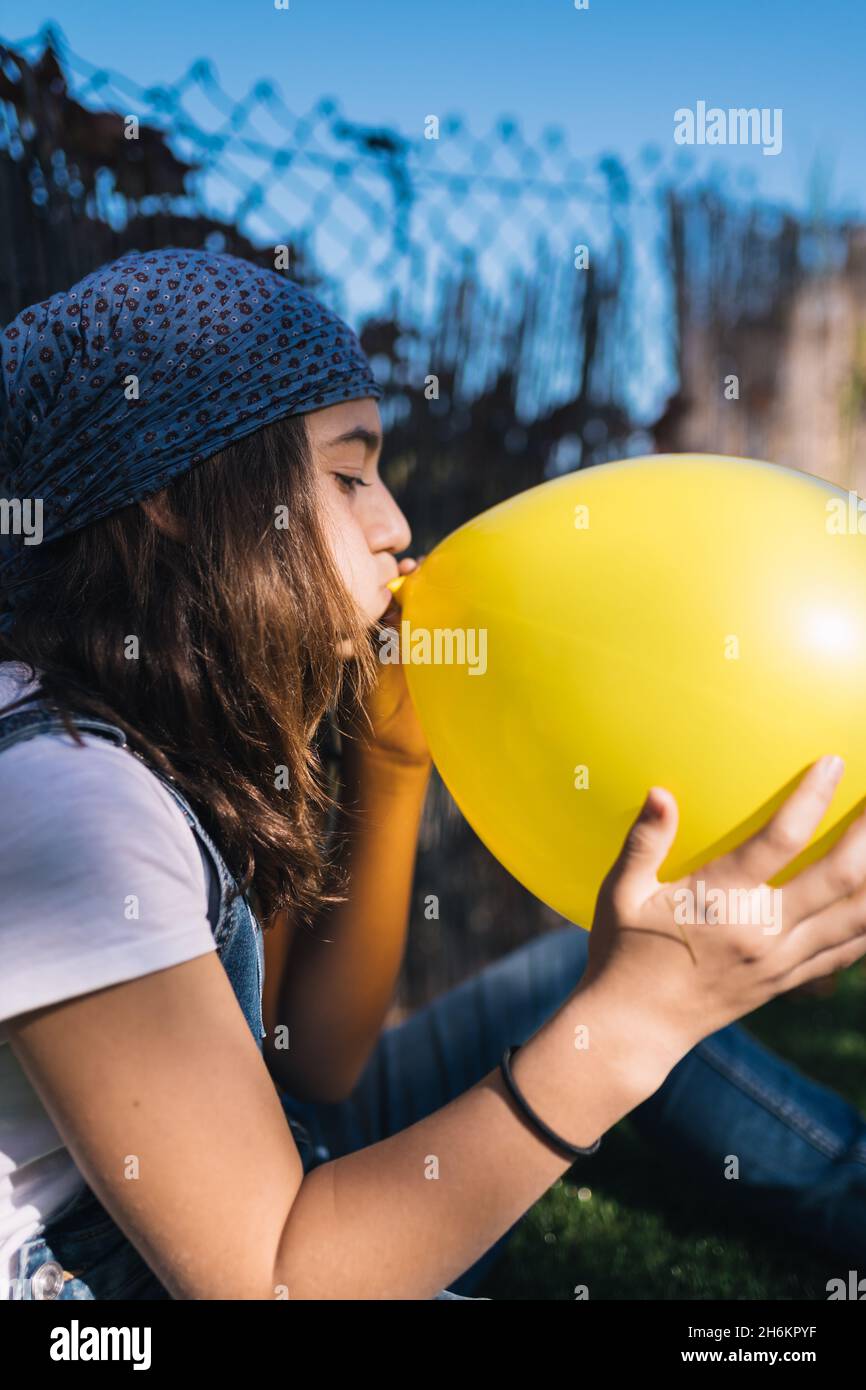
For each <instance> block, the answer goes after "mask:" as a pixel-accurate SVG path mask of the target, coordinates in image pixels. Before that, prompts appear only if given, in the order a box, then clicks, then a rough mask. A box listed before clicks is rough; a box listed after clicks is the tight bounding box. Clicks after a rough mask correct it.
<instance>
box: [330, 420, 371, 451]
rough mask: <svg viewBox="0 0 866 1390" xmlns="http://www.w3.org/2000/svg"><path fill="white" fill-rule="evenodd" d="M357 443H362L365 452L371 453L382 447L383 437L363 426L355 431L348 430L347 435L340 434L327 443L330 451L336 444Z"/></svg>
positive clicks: (356, 427) (357, 426)
mask: <svg viewBox="0 0 866 1390" xmlns="http://www.w3.org/2000/svg"><path fill="white" fill-rule="evenodd" d="M356 441H360V443H361V444H363V446H364V449H365V450H367V451H371V450H375V449H378V448H379V447H380V445H381V443H382V436H381V434H378V433H377V431H376V430H368V429H366V428H365V427H364V426H363V425H356V426H355V428H354V429H351V430H346V432H345V434H338V435H336V436H335V437H334V438H333V439H328V440H326V441H325V442H326V444H327V447H328V448H329V449H330V448H333V446H334V445H335V444H353V443H355V442H356Z"/></svg>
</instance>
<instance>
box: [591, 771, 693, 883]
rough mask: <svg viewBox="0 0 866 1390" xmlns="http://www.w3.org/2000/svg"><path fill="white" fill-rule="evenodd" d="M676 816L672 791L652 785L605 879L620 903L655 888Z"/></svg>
mask: <svg viewBox="0 0 866 1390" xmlns="http://www.w3.org/2000/svg"><path fill="white" fill-rule="evenodd" d="M678 820H679V815H678V811H677V803H676V800H675V799H674V797H673V796H672V795H671V793H670V792H668V791H666V790H665V789H664V788H663V787H651V788H650V790H649V792H648V793H647V798H646V801H645V802H644V804H643V806H642V807H641V810H640V813H639V815H638V816H637V819H636V820H635V821H634V822H633V823H632V825H631V827H630V829H629V832H628V834H627V835H626V837H625V840H624V841H623V846H622V849H621V850H620V852H619V855H618V856H617V858H616V860H615V861H614V863H613V865H612V867H611V869H610V870H609V872H608V874H607V876H606V878H605V880H604V887H605V889H606V890H607V891H608V892H609V893H610V894H611V895H612V897H613V898H614V900H616V901H617V902H619V903H620V904H622V906H623V907H628V906H629V905H631V904H638V903H641V902H643V901H644V900H645V899H646V898H647V897H649V896H650V894H651V893H655V892H657V890H658V887H659V881H658V876H657V875H658V870H659V869H660V868H661V866H662V864H663V863H664V861H665V859H666V858H667V856H668V853H669V851H670V847H671V845H672V844H673V842H674V837H675V836H676V833H677V824H678Z"/></svg>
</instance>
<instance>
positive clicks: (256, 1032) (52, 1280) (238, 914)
mask: <svg viewBox="0 0 866 1390" xmlns="http://www.w3.org/2000/svg"><path fill="white" fill-rule="evenodd" d="M73 722H74V725H75V727H76V728H77V729H78V730H80V731H81V732H82V733H89V734H97V735H100V736H103V737H105V738H109V739H111V740H112V741H113V742H114V743H116V744H119V745H120V746H121V747H128V744H127V739H126V735H125V734H124V732H123V730H122V729H119V728H118V727H117V726H116V725H113V724H109V723H106V722H105V721H104V720H101V719H98V718H95V717H92V716H90V715H83V714H82V715H77V716H76V718H75V719H74V721H73ZM66 732H67V730H66V727H65V725H64V724H63V721H62V720H61V719H60V718H59V716H57V715H55V714H54V713H52V712H51V711H49V710H47V709H45V708H43V707H41V706H40V704H39V702H38V701H37V700H34V701H32V702H31V703H30V704H29V705H28V706H26V707H21V708H20V709H17V710H13V711H12V712H11V713H10V714H7V715H3V716H0V752H2V751H3V750H4V749H5V748H8V747H10V746H11V745H12V744H13V743H17V742H19V741H20V740H23V739H27V738H33V737H35V736H36V735H37V734H44V733H66ZM129 751H130V752H134V750H132V749H130V750H129ZM135 756H140V755H138V754H135ZM142 761H146V760H144V759H142ZM146 765H147V767H148V769H149V771H151V772H152V773H153V775H154V776H155V777H158V778H159V780H160V782H161V783H162V784H163V786H164V787H165V788H166V790H167V791H168V792H169V794H170V795H171V796H172V797H173V798H174V800H175V802H176V803H177V805H178V806H179V807H180V809H181V811H182V812H183V815H184V818H185V819H186V822H187V824H188V825H189V827H190V829H191V830H192V832H193V834H194V835H195V837H196V842H197V844H198V847H199V852H200V853H201V856H202V860H203V863H204V866H205V873H206V878H207V880H208V881H209V885H210V897H209V904H208V917H209V920H210V924H211V930H212V931H213V934H214V941H215V944H216V951H217V955H218V957H219V959H220V961H221V962H222V965H223V967H224V969H225V972H226V974H227V975H228V977H229V980H230V981H231V985H232V988H233V989H234V992H235V995H236V997H237V1001H238V1003H239V1004H240V1007H241V1009H242V1011H243V1015H244V1018H245V1019H246V1021H247V1023H248V1024H249V1027H250V1029H251V1031H252V1034H253V1037H254V1038H255V1040H256V1044H257V1046H258V1047H259V1050H261V1047H262V1039H263V1038H264V1037H265V1029H264V1026H263V1023H262V985H263V981H264V943H263V938H262V930H261V926H260V924H259V922H258V920H257V918H256V914H255V912H254V911H253V909H252V907H251V906H250V903H249V901H248V899H247V897H246V895H239V894H238V895H236V896H232V895H233V893H234V892H235V890H236V882H235V879H234V878H233V876H232V874H231V872H230V871H229V869H228V867H227V865H226V863H225V861H224V859H223V857H222V855H221V854H220V852H219V850H218V849H217V847H216V845H215V844H214V842H213V840H212V839H211V838H210V836H209V835H208V833H207V831H206V830H205V829H204V827H203V826H202V824H201V822H200V821H199V819H198V817H197V816H196V814H195V812H194V811H193V810H192V808H191V806H190V804H189V802H188V801H187V800H186V798H185V797H184V796H182V795H181V793H180V792H179V791H178V789H177V787H176V786H174V785H173V782H172V781H171V779H170V778H168V777H166V776H165V775H164V774H163V773H161V772H159V771H158V770H157V769H156V768H153V767H152V766H151V765H150V763H146ZM230 899H231V900H230ZM280 1098H281V1101H282V1102H283V1106H284V1110H285V1112H286V1119H287V1121H288V1124H289V1125H290V1127H291V1129H292V1132H293V1135H294V1139H295V1142H296V1144H297V1146H298V1150H299V1153H300V1155H301V1159H302V1162H303V1165H304V1170H305V1172H306V1171H309V1169H310V1168H311V1167H312V1166H314V1165H315V1163H317V1162H322V1161H324V1160H326V1159H327V1158H329V1156H330V1155H329V1153H328V1151H327V1149H324V1148H322V1147H321V1146H317V1145H314V1143H313V1141H312V1139H311V1137H310V1133H309V1130H308V1129H307V1127H306V1126H305V1125H304V1124H303V1123H302V1122H301V1121H300V1119H298V1118H296V1117H295V1116H294V1115H292V1114H291V1113H290V1108H289V1107H290V1106H291V1104H292V1101H291V1098H290V1097H287V1096H286V1095H285V1094H284V1093H283V1092H280ZM17 1259H18V1268H17V1270H15V1269H14V1268H13V1270H12V1272H11V1278H12V1288H11V1291H10V1292H11V1297H12V1298H15V1299H54V1300H65V1299H156V1298H159V1299H167V1298H170V1297H171V1295H170V1294H169V1293H168V1291H167V1290H166V1289H165V1288H164V1287H163V1286H162V1285H161V1284H160V1282H159V1280H158V1279H157V1278H156V1276H155V1274H154V1273H153V1272H152V1270H151V1269H150V1268H149V1266H148V1265H147V1264H145V1262H144V1260H143V1259H142V1257H141V1256H140V1255H139V1253H138V1251H137V1250H136V1249H135V1247H134V1246H133V1245H132V1243H131V1242H130V1241H129V1240H128V1239H127V1237H126V1236H125V1235H124V1234H123V1232H122V1231H121V1230H120V1228H119V1227H118V1226H117V1225H116V1223H115V1222H114V1220H113V1219H112V1217H111V1216H109V1214H108V1212H107V1211H106V1210H105V1208H104V1207H103V1206H102V1204H101V1203H100V1202H99V1200H98V1199H97V1197H96V1196H95V1194H94V1193H93V1192H92V1191H91V1190H90V1188H89V1187H85V1188H84V1190H83V1191H80V1192H79V1193H78V1194H77V1195H76V1196H75V1197H74V1198H73V1199H72V1200H71V1201H70V1202H68V1203H67V1204H66V1206H65V1207H63V1208H61V1210H60V1211H59V1212H57V1213H55V1215H53V1216H52V1217H51V1219H50V1220H49V1222H48V1223H47V1225H46V1226H44V1228H43V1230H42V1232H41V1234H38V1235H36V1236H34V1237H32V1238H31V1239H30V1240H28V1241H26V1242H25V1243H24V1244H23V1245H22V1247H21V1248H20V1250H19V1251H18V1254H17ZM458 1297H460V1295H456V1294H451V1293H448V1292H446V1291H444V1290H443V1291H442V1292H441V1293H440V1294H437V1295H436V1298H442V1299H451V1298H458ZM470 1301H471V1300H470Z"/></svg>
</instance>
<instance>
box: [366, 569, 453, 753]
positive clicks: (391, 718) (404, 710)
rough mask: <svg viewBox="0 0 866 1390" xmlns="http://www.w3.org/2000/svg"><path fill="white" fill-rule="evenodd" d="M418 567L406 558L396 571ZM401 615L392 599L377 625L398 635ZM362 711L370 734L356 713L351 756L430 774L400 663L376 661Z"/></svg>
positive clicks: (406, 572)
mask: <svg viewBox="0 0 866 1390" xmlns="http://www.w3.org/2000/svg"><path fill="white" fill-rule="evenodd" d="M423 559H424V556H423V555H422V556H421V560H423ZM419 564H420V561H418V560H413V559H411V558H409V557H408V556H407V557H406V558H405V559H403V560H401V561H400V562H399V566H398V568H399V571H400V573H401V574H409V573H411V571H412V570H414V569H417V567H418V565H419ZM400 614H401V610H400V605H399V603H398V602H397V599H396V598H394V599H392V601H391V603H390V605H389V607H388V608H387V610H386V612H385V613H384V614H383V615H382V617H381V618H380V619H379V623H380V625H381V626H382V627H393V628H396V629H397V630H398V632H399V630H400V621H401V616H400ZM364 709H365V712H366V715H367V716H368V718H369V721H370V725H372V732H371V730H370V727H369V726H368V724H367V722H366V720H365V719H364V718H363V716H361V715H359V714H358V713H357V712H356V714H355V715H354V716H353V718H352V719H351V721H350V722H349V724H348V726H347V728H346V731H345V732H346V737H347V740H348V745H347V746H348V748H349V751H350V754H355V755H357V756H358V757H359V758H374V759H377V760H379V761H384V762H387V763H391V764H393V765H394V766H400V767H406V768H415V769H417V770H418V771H425V770H426V771H429V769H430V767H431V766H432V759H431V756H430V749H429V748H428V746H427V739H426V737H425V735H424V730H423V729H422V728H421V722H420V720H419V718H418V715H417V714H416V712H415V706H414V705H413V704H412V701H411V698H410V696H409V687H408V685H407V683H406V674H405V667H404V666H403V665H402V663H397V662H386V661H380V662H379V680H378V682H377V684H376V686H375V688H374V690H373V691H372V692H371V694H370V695H369V696H368V698H367V702H366V704H365V706H364Z"/></svg>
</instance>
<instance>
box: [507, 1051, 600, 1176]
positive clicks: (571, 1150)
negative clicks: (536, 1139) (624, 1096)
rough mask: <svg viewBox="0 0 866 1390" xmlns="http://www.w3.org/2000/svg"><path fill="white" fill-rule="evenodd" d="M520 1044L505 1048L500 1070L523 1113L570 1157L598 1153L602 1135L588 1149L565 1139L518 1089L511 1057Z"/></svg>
mask: <svg viewBox="0 0 866 1390" xmlns="http://www.w3.org/2000/svg"><path fill="white" fill-rule="evenodd" d="M520 1046H521V1044H520V1043H514V1044H513V1046H511V1047H508V1048H506V1049H505V1052H504V1053H503V1055H502V1061H501V1062H500V1063H499V1070H500V1071H501V1072H502V1079H503V1081H504V1082H505V1084H506V1086H507V1087H508V1090H509V1093H510V1095H511V1096H512V1098H513V1099H514V1100H515V1101H516V1102H517V1105H518V1106H519V1108H520V1110H521V1111H522V1113H523V1114H524V1115H525V1116H526V1118H527V1119H528V1120H530V1121H531V1122H532V1125H533V1127H534V1128H535V1129H536V1130H537V1131H538V1132H539V1134H541V1135H542V1137H543V1138H544V1139H546V1140H547V1142H548V1143H549V1144H553V1146H554V1147H555V1148H557V1149H559V1151H560V1153H562V1154H567V1156H568V1157H569V1158H582V1157H583V1156H584V1155H585V1154H594V1153H596V1152H597V1150H598V1149H599V1148H600V1147H601V1138H600V1137H599V1138H598V1139H596V1141H595V1143H594V1144H592V1145H591V1146H590V1147H589V1148H588V1149H580V1148H578V1146H577V1145H576V1144H569V1142H568V1140H567V1139H563V1138H562V1137H561V1136H560V1135H558V1134H555V1133H554V1131H553V1130H552V1129H550V1128H549V1127H548V1126H547V1125H546V1124H545V1123H544V1121H543V1120H542V1119H541V1117H540V1115H536V1113H535V1111H534V1110H533V1109H532V1106H531V1105H530V1104H529V1102H528V1101H527V1099H526V1097H525V1096H523V1095H521V1093H520V1091H519V1090H518V1089H517V1082H516V1081H515V1080H514V1077H513V1076H512V1075H511V1059H512V1057H513V1056H514V1054H515V1052H516V1051H517V1049H518V1048H519V1047H520Z"/></svg>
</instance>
